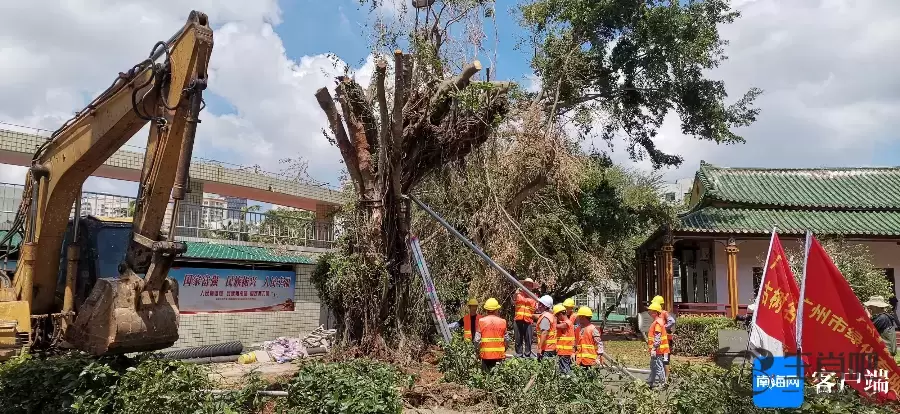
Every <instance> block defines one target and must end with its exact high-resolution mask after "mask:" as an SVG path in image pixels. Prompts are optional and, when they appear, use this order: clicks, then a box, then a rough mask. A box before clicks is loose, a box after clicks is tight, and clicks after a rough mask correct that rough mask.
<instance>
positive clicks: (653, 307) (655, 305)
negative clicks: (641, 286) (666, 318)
mask: <svg viewBox="0 0 900 414" xmlns="http://www.w3.org/2000/svg"><path fill="white" fill-rule="evenodd" d="M647 310H648V311H654V312H662V306H660V304H659V303H657V302H653V303H651V304H650V306H647Z"/></svg>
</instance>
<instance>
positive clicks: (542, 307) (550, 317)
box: [537, 295, 556, 359]
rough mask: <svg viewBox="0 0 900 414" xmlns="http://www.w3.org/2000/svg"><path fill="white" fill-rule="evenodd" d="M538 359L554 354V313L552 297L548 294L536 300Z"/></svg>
mask: <svg viewBox="0 0 900 414" xmlns="http://www.w3.org/2000/svg"><path fill="white" fill-rule="evenodd" d="M538 303H539V305H538V310H539V311H540V312H541V316H540V317H538V321H537V329H538V332H539V336H538V350H539V351H540V353H538V359H544V358H552V357H555V356H556V315H554V314H553V298H552V297H550V295H544V296H541V300H540V301H538Z"/></svg>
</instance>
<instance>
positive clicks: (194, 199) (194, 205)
mask: <svg viewBox="0 0 900 414" xmlns="http://www.w3.org/2000/svg"><path fill="white" fill-rule="evenodd" d="M202 206H203V181H200V180H197V179H194V178H191V179H189V180H188V191H187V193H186V194H185V195H184V200H181V206H180V207H179V208H178V217H177V218H176V219H175V227H176V228H175V235H176V236H179V237H200V231H199V228H200V220H201V216H202V214H203V212H202V211H201V209H202ZM172 207H173V203H169V205H168V206H167V207H166V215H165V218H164V219H163V228H164V229H166V230H168V229H169V226H170V223H171V222H172V221H171V220H172Z"/></svg>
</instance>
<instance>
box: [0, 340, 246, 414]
mask: <svg viewBox="0 0 900 414" xmlns="http://www.w3.org/2000/svg"><path fill="white" fill-rule="evenodd" d="M244 383H245V389H244V390H242V391H239V392H236V393H233V394H229V395H224V396H216V395H213V394H210V393H208V392H201V391H199V390H204V389H212V388H215V387H216V384H215V383H214V382H213V381H212V380H211V379H210V372H209V370H208V369H207V368H205V367H203V366H199V365H189V364H184V363H181V362H177V361H165V360H159V359H153V358H149V359H148V358H146V357H143V356H142V357H140V358H134V359H132V358H127V357H119V358H102V359H94V358H90V357H87V356H84V355H80V354H77V353H73V354H70V355H64V356H59V357H52V358H37V357H33V356H31V355H28V354H25V355H23V356H21V357H17V358H14V359H13V360H11V361H7V362H4V363H2V364H0V414H7V413H9V414H13V413H15V414H20V413H26V414H27V413H34V414H38V413H41V414H44V413H47V414H58V413H61V414H67V413H74V414H168V413H192V414H218V413H225V414H237V413H255V412H257V411H258V409H259V408H261V403H262V401H261V399H259V398H257V397H256V390H257V389H261V388H262V384H261V380H259V378H258V377H248V378H246V379H245V382H244Z"/></svg>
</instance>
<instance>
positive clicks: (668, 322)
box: [650, 295, 675, 378]
mask: <svg viewBox="0 0 900 414" xmlns="http://www.w3.org/2000/svg"><path fill="white" fill-rule="evenodd" d="M654 303H656V304H658V305H659V308H660V309H661V311H660V313H659V317H660V318H662V320H663V325H664V326H665V328H666V340H667V341H668V342H669V346H670V347H671V346H672V329H673V328H675V317H674V316H672V315H671V314H670V313H669V312H668V311H666V310H665V309H664V308H663V307H664V305H665V304H666V302H665V299H663V297H662V296H659V295H656V296H654V297H653V299H652V300H651V301H650V304H654ZM669 357H670V355H669V354H666V355H665V359H663V368H665V370H666V378H669Z"/></svg>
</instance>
